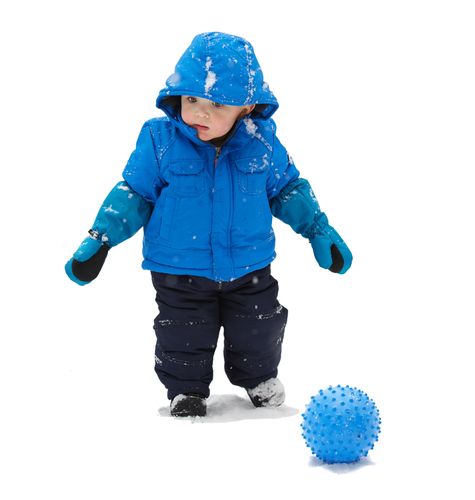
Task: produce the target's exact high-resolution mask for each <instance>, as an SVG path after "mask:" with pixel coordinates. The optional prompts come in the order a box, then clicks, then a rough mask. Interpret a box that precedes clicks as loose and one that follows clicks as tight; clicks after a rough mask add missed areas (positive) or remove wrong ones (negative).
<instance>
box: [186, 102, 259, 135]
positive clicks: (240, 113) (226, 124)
mask: <svg viewBox="0 0 475 500" xmlns="http://www.w3.org/2000/svg"><path fill="white" fill-rule="evenodd" d="M253 109H254V105H251V106H229V105H225V104H218V103H216V102H213V101H210V100H208V99H203V98H201V97H192V96H184V95H182V96H181V118H182V120H183V121H184V122H185V123H186V124H187V125H188V126H189V127H193V128H194V129H196V130H197V131H198V134H197V135H198V138H199V139H201V140H202V141H210V140H211V139H217V138H218V137H222V136H223V135H226V134H227V133H228V132H229V131H230V130H231V128H232V126H233V125H234V123H235V121H236V120H237V119H238V118H242V117H244V116H246V115H247V114H249V113H250V112H251V111H252V110H253Z"/></svg>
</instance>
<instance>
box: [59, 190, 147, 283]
mask: <svg viewBox="0 0 475 500" xmlns="http://www.w3.org/2000/svg"><path fill="white" fill-rule="evenodd" d="M151 212H152V206H151V205H150V204H149V203H148V202H147V201H145V200H144V199H143V198H142V197H141V196H140V195H139V194H137V193H136V192H135V191H133V190H132V188H131V187H130V186H129V185H128V184H127V183H126V182H124V181H122V182H119V183H118V184H117V185H116V186H115V187H114V189H112V191H111V192H110V193H109V195H108V196H107V198H106V199H105V200H104V203H103V204H102V207H101V208H100V210H99V213H98V214H97V217H96V220H95V221H94V224H93V226H92V229H91V230H90V231H89V234H90V235H91V236H90V237H89V238H86V239H85V240H84V241H83V242H82V243H81V245H80V247H79V248H78V249H77V251H76V253H75V254H74V255H73V258H72V259H71V260H69V261H68V263H67V264H66V266H65V270H66V274H67V275H68V276H69V278H70V279H71V280H72V281H74V282H75V283H77V284H78V285H81V286H82V285H87V284H88V283H90V282H91V281H92V280H94V279H96V278H97V276H98V275H99V273H100V271H101V269H102V266H103V265H104V262H105V260H106V257H107V253H108V252H109V250H110V249H111V248H112V247H115V246H116V245H118V244H119V243H122V242H123V241H125V240H127V239H129V238H131V237H132V236H133V235H134V234H135V233H136V232H137V231H138V230H139V229H140V228H141V227H142V226H144V225H145V224H146V223H147V222H148V219H149V218H150V214H151Z"/></svg>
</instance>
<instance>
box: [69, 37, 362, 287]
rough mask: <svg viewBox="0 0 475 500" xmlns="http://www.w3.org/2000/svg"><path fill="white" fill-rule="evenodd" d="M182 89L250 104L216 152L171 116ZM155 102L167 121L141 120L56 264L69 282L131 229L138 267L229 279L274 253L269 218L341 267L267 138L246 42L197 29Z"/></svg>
mask: <svg viewBox="0 0 475 500" xmlns="http://www.w3.org/2000/svg"><path fill="white" fill-rule="evenodd" d="M181 95H192V96H196V97H202V98H206V99H210V100H212V101H215V102H219V103H222V104H230V105H247V104H255V105H256V106H255V108H254V110H253V112H252V114H251V116H250V118H247V119H244V120H242V121H241V122H239V123H237V124H236V126H235V128H234V129H233V130H232V132H231V133H230V134H229V138H228V140H227V141H226V142H225V143H224V144H222V147H220V148H216V147H215V146H213V144H211V143H210V142H203V141H201V140H199V139H198V138H197V136H196V131H195V130H194V129H193V128H191V127H188V126H187V125H186V124H185V123H184V122H183V120H182V119H181V116H180V102H181V100H180V97H179V96H181ZM157 106H158V107H159V108H160V109H162V110H163V111H164V112H165V115H166V117H163V118H155V119H153V120H149V121H148V122H146V123H145V125H144V126H143V127H142V130H141V132H140V135H139V138H138V141H137V147H136V149H135V151H134V152H133V153H132V155H131V157H130V159H129V162H128V163H127V166H126V168H125V170H124V172H123V178H124V180H125V182H124V181H122V182H119V183H118V184H117V185H116V186H115V187H114V189H113V190H112V191H111V192H110V193H109V195H108V196H107V198H106V199H105V200H104V203H103V205H102V206H101V208H100V210H99V213H98V214H97V217H96V220H95V221H94V224H93V226H92V229H91V231H90V237H88V238H86V239H85V240H84V241H83V243H82V244H81V246H80V247H79V248H78V250H77V252H76V253H75V254H74V256H73V258H72V259H71V260H70V261H69V262H68V263H67V264H66V272H67V273H68V276H69V277H70V278H71V279H72V280H73V281H75V282H76V283H78V284H80V285H84V284H87V283H89V282H90V281H92V280H93V279H95V277H96V276H97V274H98V273H99V271H100V269H101V267H102V264H103V262H104V260H105V257H106V255H107V251H108V249H109V248H112V247H114V246H116V245H118V244H120V243H121V242H122V241H125V240H126V239H128V238H130V237H131V236H133V235H134V234H135V233H136V232H137V231H139V229H140V228H142V227H144V243H143V255H144V262H143V268H144V269H149V270H152V271H158V272H166V273H172V274H191V275H197V276H203V277H206V278H210V279H213V280H216V281H231V280H234V279H236V278H239V277H241V276H243V275H245V274H247V273H249V272H251V271H254V270H257V269H261V268H264V267H265V266H267V265H268V264H269V263H270V262H271V261H272V260H273V259H274V258H275V238H274V231H273V230H272V216H274V217H277V218H278V219H280V220H282V221H283V222H285V223H286V224H289V225H290V226H291V227H292V229H293V230H294V231H295V232H296V233H299V234H301V235H302V236H304V237H305V238H308V239H309V240H310V243H311V245H312V249H313V252H314V255H315V258H316V260H317V261H318V263H319V265H320V266H321V267H323V268H324V269H329V270H330V271H332V272H335V273H339V274H344V273H345V272H346V271H347V270H348V269H349V268H350V266H351V263H352V255H351V252H350V250H349V249H348V247H347V246H346V244H345V242H344V241H343V240H342V239H341V237H340V235H339V234H338V233H337V232H336V231H335V230H334V229H333V227H331V226H330V225H329V224H328V219H327V217H326V215H325V214H324V213H323V212H321V210H320V206H319V204H318V202H317V199H316V198H315V195H314V193H313V190H312V188H311V187H310V185H309V183H308V181H306V180H305V179H302V178H299V172H298V171H297V169H296V168H295V166H294V164H293V162H292V160H291V159H290V157H289V156H288V154H287V152H286V150H285V149H284V147H283V146H282V144H281V143H280V142H279V140H278V139H277V137H276V135H275V123H274V122H273V120H272V118H271V117H272V115H273V114H274V112H275V111H276V109H277V107H278V103H277V100H276V98H275V97H274V95H273V94H272V92H271V91H270V89H269V86H268V85H267V83H265V81H264V79H263V75H262V71H261V69H260V67H259V63H258V62H257V59H256V57H255V55H254V52H253V49H252V46H251V45H250V44H249V43H248V42H247V41H246V40H244V39H242V38H238V37H234V36H231V35H225V34H223V33H204V34H202V35H198V36H197V37H196V38H195V39H194V40H193V42H192V44H191V46H190V47H189V48H188V50H187V51H186V52H185V54H184V55H183V56H182V58H181V59H180V61H179V62H178V64H177V66H176V70H175V73H174V74H173V75H172V76H170V78H169V79H168V80H167V84H166V87H165V88H164V89H163V90H162V91H161V92H160V94H159V96H158V99H157ZM104 247H107V248H105V249H104Z"/></svg>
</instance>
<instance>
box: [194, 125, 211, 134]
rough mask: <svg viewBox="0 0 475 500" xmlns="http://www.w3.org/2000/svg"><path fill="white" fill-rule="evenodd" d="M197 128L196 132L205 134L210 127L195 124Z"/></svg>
mask: <svg viewBox="0 0 475 500" xmlns="http://www.w3.org/2000/svg"><path fill="white" fill-rule="evenodd" d="M195 128H196V130H198V131H199V132H205V131H206V130H209V127H205V126H204V125H196V124H195Z"/></svg>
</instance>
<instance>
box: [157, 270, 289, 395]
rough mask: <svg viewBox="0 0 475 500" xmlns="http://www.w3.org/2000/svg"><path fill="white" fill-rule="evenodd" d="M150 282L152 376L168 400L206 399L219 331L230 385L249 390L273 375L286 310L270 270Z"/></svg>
mask: <svg viewBox="0 0 475 500" xmlns="http://www.w3.org/2000/svg"><path fill="white" fill-rule="evenodd" d="M152 281H153V285H154V287H155V290H156V292H157V295H156V301H157V304H158V307H159V315H158V316H157V317H156V319H155V323H154V328H155V333H156V336H157V344H156V349H155V371H156V373H157V375H158V377H159V379H160V381H161V382H162V383H163V384H164V385H165V387H166V388H167V389H168V397H169V398H170V399H173V398H174V397H175V396H176V395H178V394H185V393H188V392H196V393H199V394H203V395H204V396H205V397H208V396H209V392H210V391H209V385H210V383H211V381H212V379H213V356H214V352H215V349H216V345H217V342H218V336H219V332H220V329H221V327H223V328H224V359H225V371H226V374H227V376H228V378H229V380H230V382H231V383H232V384H234V385H237V386H240V387H246V388H253V387H255V386H257V385H258V384H260V383H261V382H263V381H265V380H268V379H269V378H272V377H275V376H276V375H277V367H278V365H279V362H280V358H281V350H282V340H283V336H284V330H285V325H286V322H287V310H286V309H285V308H284V307H282V306H281V305H280V304H279V302H278V300H277V294H278V283H277V281H276V280H275V279H274V278H273V277H272V276H271V274H270V266H268V267H266V268H265V269H262V270H260V271H256V272H253V273H250V274H248V275H246V276H243V277H242V278H239V279H237V280H235V281H232V282H223V283H219V282H215V281H213V280H209V279H207V278H201V277H197V276H179V275H171V274H164V273H155V272H152Z"/></svg>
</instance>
